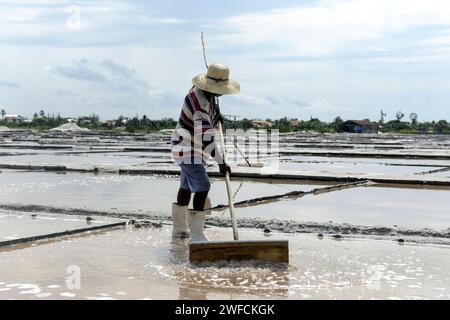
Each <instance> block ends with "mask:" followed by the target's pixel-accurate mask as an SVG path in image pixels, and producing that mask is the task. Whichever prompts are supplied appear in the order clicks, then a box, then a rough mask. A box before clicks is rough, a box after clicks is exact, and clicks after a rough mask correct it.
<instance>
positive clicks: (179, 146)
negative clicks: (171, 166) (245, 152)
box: [171, 63, 240, 241]
mask: <svg viewBox="0 0 450 320" xmlns="http://www.w3.org/2000/svg"><path fill="white" fill-rule="evenodd" d="M229 74H230V71H229V69H228V67H227V66H226V65H224V64H222V63H214V64H211V65H209V67H208V71H207V73H206V74H200V75H198V76H196V77H195V78H193V79H192V84H193V87H192V88H191V90H190V91H189V92H188V94H187V95H186V97H185V99H184V103H183V106H182V109H181V115H180V117H179V120H178V123H177V127H176V129H175V131H174V133H173V135H172V139H171V144H172V156H173V158H174V160H175V162H176V163H177V164H179V165H180V169H181V173H180V188H179V190H178V195H177V202H176V203H173V204H172V220H173V229H172V237H174V238H188V237H189V236H190V241H207V239H206V237H205V234H204V228H205V219H206V215H207V214H208V212H207V210H205V203H206V202H207V198H208V192H209V190H210V182H209V178H208V174H207V173H206V169H205V166H204V164H205V162H206V161H207V160H208V159H209V157H210V156H211V157H213V158H214V160H215V161H216V162H217V164H218V165H219V170H220V173H221V174H223V175H225V174H226V172H229V173H231V170H230V167H229V166H228V165H227V164H226V163H225V159H223V157H222V155H221V153H220V152H219V150H218V148H217V145H216V142H215V140H214V136H215V133H216V128H217V126H218V123H219V121H220V122H221V123H223V119H224V118H223V116H222V115H221V113H220V109H219V104H218V97H220V96H222V95H228V94H234V93H239V91H240V86H239V84H238V83H237V82H236V81H234V80H231V79H230V78H229ZM192 193H194V199H193V210H189V209H188V207H189V202H190V200H191V194H192ZM207 207H208V208H207V209H209V208H210V205H208V206H207Z"/></svg>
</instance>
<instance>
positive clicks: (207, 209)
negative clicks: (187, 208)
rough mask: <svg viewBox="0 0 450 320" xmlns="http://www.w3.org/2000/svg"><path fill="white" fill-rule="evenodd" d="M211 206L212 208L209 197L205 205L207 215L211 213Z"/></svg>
mask: <svg viewBox="0 0 450 320" xmlns="http://www.w3.org/2000/svg"><path fill="white" fill-rule="evenodd" d="M211 208H212V204H211V199H210V198H209V197H207V198H206V200H205V206H204V210H205V214H206V215H207V216H210V215H211Z"/></svg>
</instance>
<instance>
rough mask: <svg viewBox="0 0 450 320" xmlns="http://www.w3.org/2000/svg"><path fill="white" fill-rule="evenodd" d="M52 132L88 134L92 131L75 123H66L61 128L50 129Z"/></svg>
mask: <svg viewBox="0 0 450 320" xmlns="http://www.w3.org/2000/svg"><path fill="white" fill-rule="evenodd" d="M50 131H61V132H83V131H84V132H88V131H90V130H89V129H87V128H81V127H79V126H77V125H76V124H75V123H65V124H62V125H60V126H59V127H56V128H53V129H50Z"/></svg>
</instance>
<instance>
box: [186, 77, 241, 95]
mask: <svg viewBox="0 0 450 320" xmlns="http://www.w3.org/2000/svg"><path fill="white" fill-rule="evenodd" d="M192 84H193V85H194V86H196V87H197V88H199V89H201V90H204V91H208V92H212V93H215V94H220V95H226V94H234V93H239V92H240V91H241V86H240V85H239V83H237V82H236V81H234V80H232V79H228V80H227V81H218V82H216V81H214V80H211V79H209V78H207V77H206V74H199V75H198V76H196V77H195V78H194V79H192Z"/></svg>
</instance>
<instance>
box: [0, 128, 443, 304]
mask: <svg viewBox="0 0 450 320" xmlns="http://www.w3.org/2000/svg"><path fill="white" fill-rule="evenodd" d="M168 139H169V136H167V135H159V134H151V135H129V134H106V133H104V134H100V135H99V134H78V135H77V134H75V135H64V134H39V133H24V132H18V133H11V132H6V133H5V132H2V133H1V134H0V168H1V167H2V165H3V168H5V167H6V165H8V164H27V165H58V166H60V165H68V164H70V165H80V166H90V167H96V166H103V167H107V168H117V167H118V166H137V167H139V168H142V167H143V168H152V167H154V166H161V165H166V164H170V163H171V158H170V153H169V152H168V150H169V149H168V147H169V146H168ZM2 141H3V142H2ZM280 146H281V149H282V150H284V151H286V154H282V155H281V156H280V158H279V160H280V163H279V164H280V169H283V170H305V171H314V172H322V173H326V174H327V175H329V176H333V174H336V175H341V176H342V174H344V175H345V174H347V173H348V174H349V175H351V174H364V173H367V174H369V173H370V174H375V175H386V174H395V175H417V176H420V177H432V176H438V177H450V170H449V168H450V152H449V151H448V150H449V146H450V142H449V139H448V138H447V136H414V135H401V136H400V135H321V134H296V135H283V136H282V137H281V143H280ZM308 150H311V151H312V153H314V152H315V151H320V152H325V153H324V154H322V155H320V156H317V155H314V154H301V153H302V152H305V151H307V152H309V151H308ZM340 150H342V154H339V155H337V156H335V154H334V152H340ZM344 151H346V152H348V151H352V152H366V153H367V152H368V153H376V154H378V155H379V156H376V157H365V156H362V157H355V156H352V155H345V153H344ZM296 152H297V154H296ZM327 152H329V154H326V153H327ZM388 152H394V153H396V155H395V157H391V158H389V157H386V153H388ZM402 154H404V157H403V156H402ZM408 154H410V155H415V156H414V157H416V158H414V157H410V156H408ZM417 155H418V157H419V158H417ZM428 155H429V157H428ZM402 157H403V158H402ZM427 157H428V158H427ZM242 160H243V159H242V158H240V159H237V161H236V163H237V162H242ZM258 161H261V162H265V163H269V161H270V158H261V159H259V160H258ZM0 170H1V172H0V242H1V241H4V240H12V239H17V238H22V237H28V236H36V235H41V234H45V233H52V232H61V231H64V230H72V229H78V228H82V227H89V226H96V225H101V224H104V223H110V222H115V221H118V218H119V217H122V218H123V217H128V218H133V217H134V216H136V217H139V219H145V218H146V217H148V219H156V220H158V221H162V222H163V226H162V227H161V228H141V229H134V228H132V227H130V226H128V227H127V228H126V229H119V230H109V231H102V232H91V233H85V234H82V235H78V236H76V237H64V238H57V239H53V240H49V241H43V242H42V241H41V242H34V243H29V244H23V245H18V246H15V247H4V248H0V265H1V268H2V270H1V272H0V299H36V298H39V299H215V298H224V299H240V298H247V299H270V298H282V299H302V298H310V299H316V298H325V299H343V298H349V299H370V298H379V299H405V298H412V299H414V298H417V299H428V298H436V299H449V298H450V286H449V285H450V280H449V277H448V274H449V270H448V268H449V266H450V251H449V248H450V247H449V246H448V245H442V244H443V243H449V241H447V240H448V238H450V215H449V211H448V210H449V209H448V208H450V206H449V204H450V202H449V200H448V199H450V198H449V195H450V187H443V186H442V187H437V186H436V187H428V186H427V187H425V186H421V185H394V184H384V185H380V184H369V185H366V186H361V185H360V186H355V187H350V188H345V189H340V188H338V189H336V190H334V189H332V190H327V191H326V192H318V193H315V194H314V193H309V192H310V191H311V190H314V189H321V188H322V189H323V188H326V187H329V186H335V185H336V184H337V182H332V181H323V182H317V181H316V182H314V181H307V180H264V179H258V180H255V179H251V178H245V179H242V178H241V179H238V178H233V179H232V188H233V193H234V200H235V202H241V201H246V200H255V199H257V198H261V197H267V196H273V195H283V194H287V193H289V192H293V191H298V192H307V193H308V194H304V195H302V194H301V193H300V194H299V195H297V196H290V197H287V196H284V197H283V196H281V197H279V198H276V199H271V200H270V201H266V200H264V201H250V205H246V206H243V207H238V208H237V213H238V216H239V217H240V218H241V220H240V225H243V226H245V228H242V229H241V238H242V239H260V238H266V237H267V235H264V234H263V233H262V229H261V228H262V227H264V225H267V226H269V227H270V228H272V231H273V232H272V233H271V234H270V235H271V236H270V237H271V238H283V239H289V241H290V265H289V266H288V267H285V266H284V267H282V266H279V265H278V266H277V265H261V264H257V265H255V264H254V263H251V264H247V265H246V264H242V263H241V264H231V265H230V264H226V265H203V266H194V265H191V264H189V263H188V262H187V251H186V243H185V242H183V241H181V242H180V241H172V240H171V237H170V228H171V226H170V223H171V222H170V207H171V203H172V202H173V201H174V200H175V196H176V191H177V188H178V185H179V182H178V177H176V176H170V175H126V174H121V175H119V174H114V173H112V174H108V173H104V172H100V173H98V174H94V173H81V172H65V171H62V172H46V171H42V170H41V171H39V170H28V171H26V170H10V169H0ZM211 182H212V187H211V193H210V197H211V199H212V203H213V206H215V205H220V204H226V203H227V196H226V189H225V184H224V181H223V180H222V179H218V178H212V179H211ZM68 213H70V215H68ZM87 216H92V217H94V220H92V221H86V217H87ZM244 220H245V221H244ZM208 221H209V222H208V223H209V225H208V226H209V227H208V228H207V231H206V232H207V235H208V237H209V238H211V239H214V240H219V239H231V238H232V234H231V230H230V228H229V227H226V226H227V225H228V224H229V219H228V211H214V212H213V215H212V217H211V218H210V219H209V220H208ZM218 221H219V222H218ZM283 223H284V224H283ZM211 225H214V226H211ZM217 226H221V227H217ZM255 228H258V229H255ZM275 230H284V231H285V232H288V233H277V232H275ZM364 230H365V231H367V230H370V232H364ZM397 230H400V231H399V233H398V235H397ZM417 230H419V231H417ZM345 231H347V232H345ZM416 231H417V232H416ZM298 232H302V233H298ZM304 232H309V233H304ZM318 233H323V234H324V237H322V238H319V237H317V235H318ZM408 235H414V236H415V237H419V238H421V239H418V240H417V239H409V238H408ZM333 236H339V237H336V238H333ZM375 236H376V237H377V239H378V240H374V239H375ZM400 236H401V237H403V238H404V239H402V240H406V241H405V242H400V243H399V242H398V240H399V237H400ZM380 239H381V240H380ZM424 239H425V240H426V241H425V240H424ZM413 240H414V241H413ZM422 240H423V241H422ZM444 240H445V241H444ZM425 243H427V244H425ZM68 268H69V269H68ZM73 268H75V269H73ZM77 268H78V269H79V270H80V272H81V288H80V289H76V288H75V289H74V288H71V287H70V286H68V283H66V280H67V279H68V277H69V275H70V272H72V271H73V270H78V269H77ZM68 271H69V272H68Z"/></svg>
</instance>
